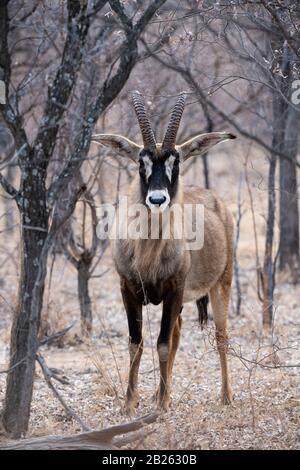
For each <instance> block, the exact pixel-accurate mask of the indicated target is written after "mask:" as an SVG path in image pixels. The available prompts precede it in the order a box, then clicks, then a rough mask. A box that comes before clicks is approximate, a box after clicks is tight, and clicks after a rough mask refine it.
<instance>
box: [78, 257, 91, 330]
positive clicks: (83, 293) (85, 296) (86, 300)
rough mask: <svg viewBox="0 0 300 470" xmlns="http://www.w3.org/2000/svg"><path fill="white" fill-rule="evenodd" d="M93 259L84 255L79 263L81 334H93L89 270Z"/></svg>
mask: <svg viewBox="0 0 300 470" xmlns="http://www.w3.org/2000/svg"><path fill="white" fill-rule="evenodd" d="M90 267H91V260H90V259H84V258H83V257H82V258H81V259H80V261H78V263H77V275H78V277H77V280H78V298H79V305H80V319H81V334H82V335H83V336H91V333H92V327H93V316H92V302H91V298H90V295H89V278H90V274H89V270H90Z"/></svg>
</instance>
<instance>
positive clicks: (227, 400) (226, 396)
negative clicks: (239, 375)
mask: <svg viewBox="0 0 300 470" xmlns="http://www.w3.org/2000/svg"><path fill="white" fill-rule="evenodd" d="M232 400H233V397H232V392H231V390H227V391H226V392H222V398H221V403H222V405H231V403H232Z"/></svg>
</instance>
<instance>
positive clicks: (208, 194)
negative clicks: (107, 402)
mask: <svg viewBox="0 0 300 470" xmlns="http://www.w3.org/2000/svg"><path fill="white" fill-rule="evenodd" d="M184 104H185V95H184V94H181V95H180V96H179V98H178V100H177V103H176V105H175V107H174V109H173V112H172V115H171V118H170V121H169V124H168V128H167V131H166V134H165V137H164V140H163V142H162V143H156V140H155V137H154V133H153V131H152V129H151V125H150V122H149V119H148V116H147V113H146V110H145V105H144V101H143V99H142V97H141V95H140V94H139V93H138V92H134V94H133V106H134V109H135V113H136V115H137V118H138V122H139V126H140V130H141V134H142V138H143V145H138V144H136V143H134V142H132V141H131V140H129V139H127V138H126V137H123V136H120V135H112V134H98V135H94V136H93V141H95V142H97V143H100V144H102V145H104V146H107V147H110V148H112V149H114V151H116V152H117V153H118V154H119V155H121V156H124V157H128V158H130V159H131V160H133V161H134V162H135V163H136V164H137V168H138V171H137V174H136V177H135V178H134V181H133V183H132V184H131V188H130V203H132V204H136V203H139V204H143V205H145V206H146V207H147V211H146V214H147V217H150V216H151V212H155V211H160V212H161V213H162V212H164V211H170V210H171V208H172V206H173V204H175V203H177V204H181V205H184V204H187V203H189V204H202V205H203V206H204V243H203V246H202V248H201V249H198V250H187V249H186V241H185V239H184V238H182V239H175V237H174V236H172V233H171V236H170V239H163V237H161V236H160V237H159V238H158V239H138V240H133V239H126V240H124V239H117V240H116V242H115V244H114V249H113V252H114V261H115V265H116V269H117V271H118V273H119V275H120V282H121V293H122V297H123V302H124V306H125V309H126V312H127V318H128V326H129V354H130V371H129V382H128V388H127V399H126V409H127V412H128V413H132V412H133V411H134V408H135V407H136V405H137V403H138V393H137V382H138V370H139V365H140V360H141V356H142V352H143V338H142V307H143V305H145V304H147V303H149V302H150V303H153V304H155V305H158V304H160V303H161V302H162V303H163V308H162V320H161V328H160V333H159V337H158V341H157V350H158V356H159V365H160V384H159V389H158V391H157V394H156V397H157V404H158V406H159V407H160V408H161V409H163V410H167V409H168V407H169V403H170V386H171V378H172V368H173V364H174V359H175V354H176V350H177V348H178V344H179V338H180V330H181V323H182V319H181V311H182V306H183V304H184V303H185V302H189V301H195V302H196V304H197V307H198V311H199V319H200V321H201V323H203V322H205V321H206V320H207V302H208V296H209V298H210V301H211V305H212V310H213V318H214V322H215V325H216V343H217V348H218V352H219V355H220V362H221V370H222V403H223V404H229V403H230V402H231V399H232V392H231V386H230V376H229V370H228V363H227V342H228V335H227V316H228V303H229V297H230V288H231V279H232V239H233V222H232V217H231V214H230V213H229V211H228V210H227V208H226V206H225V205H224V203H223V202H222V201H221V200H220V199H219V197H218V196H217V195H216V194H214V193H213V192H212V191H209V190H206V189H200V188H196V189H195V188H188V187H183V183H182V180H181V176H180V168H181V166H182V164H183V162H185V161H186V160H187V159H188V158H190V157H192V156H194V155H201V154H203V153H205V152H206V151H207V150H208V149H210V148H211V147H212V146H214V145H215V144H217V143H219V142H222V141H224V140H227V139H234V138H235V136H233V135H232V134H228V133H221V132H212V133H208V134H201V135H198V136H196V137H194V138H192V139H190V140H188V141H187V142H185V143H183V144H181V145H176V143H175V142H176V135H177V131H178V126H179V123H180V120H181V116H182V113H183V109H184ZM159 233H161V232H159Z"/></svg>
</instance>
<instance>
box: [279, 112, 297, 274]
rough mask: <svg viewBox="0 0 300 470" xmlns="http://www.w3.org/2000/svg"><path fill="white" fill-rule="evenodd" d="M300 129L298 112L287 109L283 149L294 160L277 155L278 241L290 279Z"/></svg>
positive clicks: (294, 263)
mask: <svg viewBox="0 0 300 470" xmlns="http://www.w3.org/2000/svg"><path fill="white" fill-rule="evenodd" d="M299 130H300V125H299V116H297V115H296V112H295V110H294V109H293V108H292V107H289V109H288V118H287V122H286V128H285V144H284V147H285V148H284V150H285V153H286V154H287V155H289V157H290V158H291V159H292V160H293V161H294V162H295V164H293V163H292V162H291V161H290V160H287V159H283V158H281V159H280V243H279V269H280V270H281V271H283V270H286V269H288V270H289V271H290V273H291V274H292V275H293V278H294V279H297V278H298V277H299V268H300V266H299V265H300V256H299V209H298V192H297V167H296V159H297V150H298V134H299Z"/></svg>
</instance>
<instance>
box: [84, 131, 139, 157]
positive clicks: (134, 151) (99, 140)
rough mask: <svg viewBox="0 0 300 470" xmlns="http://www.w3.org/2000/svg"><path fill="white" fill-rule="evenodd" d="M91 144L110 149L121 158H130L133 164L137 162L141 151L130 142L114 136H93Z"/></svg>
mask: <svg viewBox="0 0 300 470" xmlns="http://www.w3.org/2000/svg"><path fill="white" fill-rule="evenodd" d="M92 142H95V143H96V144H100V145H104V146H105V147H110V148H111V149H112V150H114V151H115V152H116V153H118V154H119V155H121V156H122V157H127V158H130V159H131V160H133V161H135V162H137V160H138V156H139V153H140V151H141V150H142V147H141V146H140V145H138V144H136V143H135V142H132V140H129V139H127V138H126V137H123V136H122V135H116V134H94V135H93V136H92Z"/></svg>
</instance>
